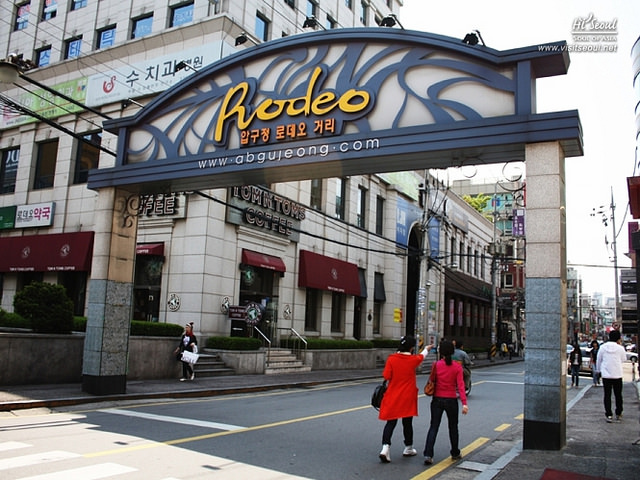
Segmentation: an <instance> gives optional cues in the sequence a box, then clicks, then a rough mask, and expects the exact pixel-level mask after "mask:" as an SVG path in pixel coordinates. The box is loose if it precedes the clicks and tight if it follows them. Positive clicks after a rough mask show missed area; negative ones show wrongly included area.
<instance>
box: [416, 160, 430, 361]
mask: <svg viewBox="0 0 640 480" xmlns="http://www.w3.org/2000/svg"><path fill="white" fill-rule="evenodd" d="M419 195H420V196H421V202H420V203H422V219H421V231H422V238H421V241H420V242H421V246H420V247H421V248H420V271H419V277H420V280H419V283H418V292H417V295H416V319H415V328H414V329H415V332H416V334H415V337H416V341H417V343H418V348H420V349H421V348H423V347H424V346H425V345H427V334H428V331H429V324H428V323H429V322H428V319H429V287H430V286H431V282H430V281H429V256H430V255H431V249H430V244H429V220H430V216H429V195H430V191H429V171H428V170H425V171H424V184H423V187H422V188H421V191H420V192H419Z"/></svg>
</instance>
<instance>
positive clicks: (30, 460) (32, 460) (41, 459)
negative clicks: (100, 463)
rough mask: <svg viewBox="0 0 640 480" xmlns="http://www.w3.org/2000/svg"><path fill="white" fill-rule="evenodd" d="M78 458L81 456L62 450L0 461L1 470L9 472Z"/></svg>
mask: <svg viewBox="0 0 640 480" xmlns="http://www.w3.org/2000/svg"><path fill="white" fill-rule="evenodd" d="M77 457H80V455H78V454H77V453H71V452H63V451H61V450H53V451H51V452H42V453H34V454H33V455H23V456H21V457H13V458H5V459H4V460H0V470H9V469H10V468H19V467H25V466H28V465H37V464H39V463H47V462H56V461H58V460H66V459H68V458H77Z"/></svg>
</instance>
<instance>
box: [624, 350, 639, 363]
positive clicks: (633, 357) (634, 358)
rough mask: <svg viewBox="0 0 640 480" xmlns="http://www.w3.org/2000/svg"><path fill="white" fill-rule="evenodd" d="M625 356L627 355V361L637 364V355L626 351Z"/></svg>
mask: <svg viewBox="0 0 640 480" xmlns="http://www.w3.org/2000/svg"><path fill="white" fill-rule="evenodd" d="M626 354H627V360H629V361H630V362H633V363H638V354H637V353H636V352H629V351H627V352H626Z"/></svg>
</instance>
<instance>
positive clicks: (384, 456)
mask: <svg viewBox="0 0 640 480" xmlns="http://www.w3.org/2000/svg"><path fill="white" fill-rule="evenodd" d="M378 456H379V457H380V461H381V462H382V463H389V462H391V453H390V452H389V445H387V444H386V443H385V444H384V445H382V450H381V451H380V455H378Z"/></svg>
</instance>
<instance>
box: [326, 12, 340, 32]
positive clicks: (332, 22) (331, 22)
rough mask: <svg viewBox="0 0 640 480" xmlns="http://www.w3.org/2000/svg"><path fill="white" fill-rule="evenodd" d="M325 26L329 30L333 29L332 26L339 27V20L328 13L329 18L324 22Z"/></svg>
mask: <svg viewBox="0 0 640 480" xmlns="http://www.w3.org/2000/svg"><path fill="white" fill-rule="evenodd" d="M324 26H325V28H326V29H327V30H331V29H332V28H337V27H338V22H336V21H335V20H334V19H333V18H331V17H330V16H329V15H327V20H326V22H325V24H324Z"/></svg>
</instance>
